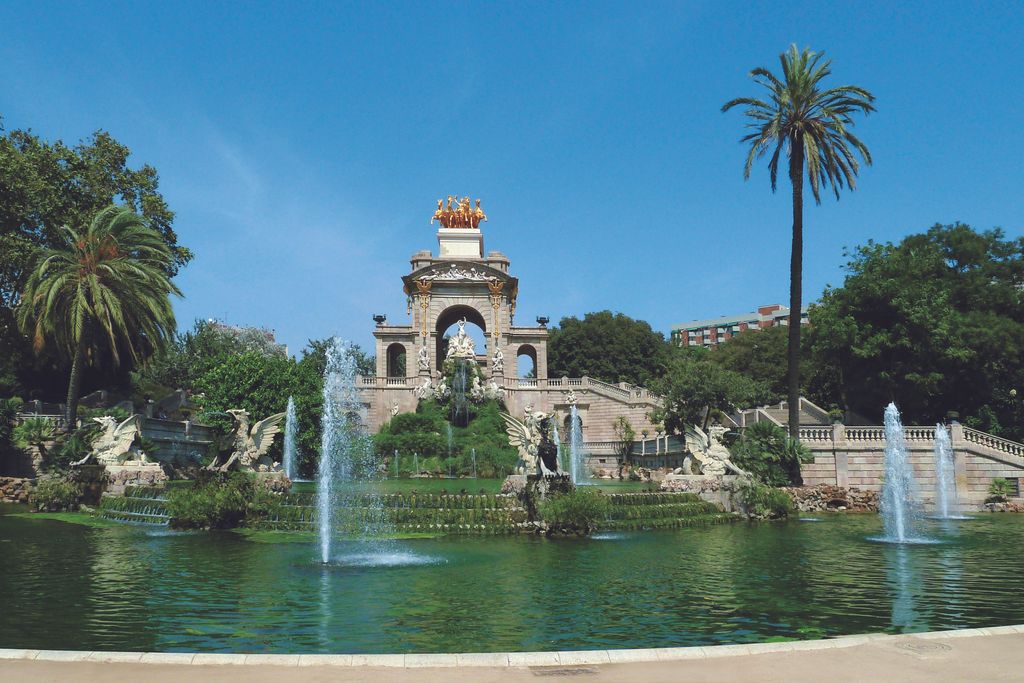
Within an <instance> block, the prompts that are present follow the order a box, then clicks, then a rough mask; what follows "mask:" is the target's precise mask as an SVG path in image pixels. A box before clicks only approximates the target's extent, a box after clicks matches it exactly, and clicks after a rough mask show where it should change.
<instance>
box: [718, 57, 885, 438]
mask: <svg viewBox="0 0 1024 683" xmlns="http://www.w3.org/2000/svg"><path fill="white" fill-rule="evenodd" d="M823 57H824V54H823V53H820V52H812V51H811V50H810V48H804V50H802V51H799V50H797V47H796V45H790V46H789V50H787V51H786V52H784V53H782V54H781V55H779V63H780V65H781V67H782V77H781V78H779V77H778V76H776V75H775V74H773V73H772V72H771V71H769V70H768V69H765V68H763V67H758V68H756V69H754V70H753V71H751V72H750V77H751V78H753V79H754V82H755V83H757V85H759V86H761V87H762V88H763V89H764V91H765V92H766V94H767V96H768V99H767V100H761V99H757V98H754V97H739V98H736V99H734V100H730V101H729V102H726V103H725V104H724V105H723V106H722V111H723V112H725V111H728V110H730V109H732V108H733V107H737V106H742V107H745V109H744V111H743V113H744V114H745V115H746V117H747V119H748V123H747V128H748V129H749V130H750V133H748V134H747V135H745V136H744V137H743V138H742V140H741V142H743V143H744V144H748V145H749V150H748V152H747V161H746V164H745V165H744V167H743V177H744V179H746V178H749V177H750V169H751V168H752V167H753V165H754V161H755V160H756V159H760V158H762V157H764V156H765V154H767V153H768V151H769V150H772V155H771V159H770V161H769V162H768V171H769V175H770V177H771V185H772V192H774V191H775V188H776V186H777V180H778V175H779V160H780V159H781V158H782V156H783V152H785V157H786V159H787V160H788V165H789V180H790V183H791V185H792V187H793V203H792V205H793V247H792V251H791V253H790V267H789V308H790V322H789V327H788V336H789V344H788V345H787V354H788V356H787V360H786V366H787V374H786V397H787V400H788V401H789V430H790V433H792V434H796V433H797V431H798V428H799V425H800V417H799V416H800V409H799V405H800V404H799V397H800V357H801V354H800V335H801V325H800V309H801V306H802V305H803V240H804V238H803V230H804V228H803V221H804V219H803V210H804V198H803V183H804V168H805V167H806V170H807V180H808V182H809V183H810V186H811V194H812V195H813V196H814V201H815V202H817V203H819V204H820V203H821V190H822V189H823V188H828V187H830V186H831V188H832V190H833V191H834V192H835V195H836V199H839V191H840V190H841V189H842V188H843V187H848V188H849V189H851V190H852V189H854V187H855V186H856V183H857V173H858V172H859V169H860V164H859V162H858V161H857V156H858V155H859V156H860V157H861V158H862V159H863V160H864V162H865V163H867V164H869V165H870V164H871V153H870V152H869V151H868V148H867V146H866V145H865V144H864V143H863V142H861V141H860V140H859V139H858V138H857V137H856V136H855V135H854V134H853V132H852V128H853V125H854V119H853V115H854V114H865V115H866V114H868V113H870V112H873V111H874V110H875V107H874V105H873V104H872V103H873V102H874V100H875V98H874V96H873V95H872V94H871V93H869V92H868V91H867V90H865V89H864V88H861V87H858V86H855V85H841V86H838V87H834V88H828V89H825V88H823V87H822V84H823V82H824V80H825V78H826V77H827V76H829V75H830V74H831V73H832V69H831V62H830V61H828V60H823V59H822V58H823Z"/></svg>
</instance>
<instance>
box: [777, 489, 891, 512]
mask: <svg viewBox="0 0 1024 683" xmlns="http://www.w3.org/2000/svg"><path fill="white" fill-rule="evenodd" d="M783 490H784V491H786V493H788V494H789V496H790V498H792V499H793V504H794V505H795V506H796V508H797V510H799V511H801V512H829V511H832V512H837V511H849V512H878V492H877V491H866V490H863V489H858V488H854V487H850V488H846V487H842V486H833V485H831V484H818V485H817V486H787V487H784V488H783Z"/></svg>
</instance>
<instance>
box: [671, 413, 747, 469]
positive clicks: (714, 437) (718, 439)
mask: <svg viewBox="0 0 1024 683" xmlns="http://www.w3.org/2000/svg"><path fill="white" fill-rule="evenodd" d="M727 431H728V430H727V429H726V428H725V427H722V426H719V425H713V426H712V427H710V428H708V431H707V432H705V431H704V430H703V429H701V428H700V427H698V426H697V425H694V426H693V427H690V428H689V429H687V430H686V448H687V450H689V451H690V453H691V454H692V455H693V459H694V460H696V461H697V464H698V465H699V466H700V473H701V474H706V475H709V476H722V475H723V474H726V473H727V472H732V473H734V474H738V475H741V476H749V475H748V474H747V473H746V472H744V471H743V470H741V469H740V468H739V467H736V465H734V464H732V460H730V459H729V458H730V456H729V449H728V448H726V447H725V444H723V443H722V436H723V435H724V434H725V433H726V432H727ZM683 469H684V470H685V471H686V473H687V474H691V473H692V464H691V462H690V458H687V459H686V460H684V461H683Z"/></svg>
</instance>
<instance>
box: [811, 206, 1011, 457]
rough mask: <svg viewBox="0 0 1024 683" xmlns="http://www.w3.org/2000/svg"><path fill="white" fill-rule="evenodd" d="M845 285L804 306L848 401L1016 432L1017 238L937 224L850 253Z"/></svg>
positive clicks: (854, 406) (925, 419)
mask: <svg viewBox="0 0 1024 683" xmlns="http://www.w3.org/2000/svg"><path fill="white" fill-rule="evenodd" d="M847 256H848V257H849V262H848V263H847V264H846V266H845V269H846V272H847V275H846V278H845V281H844V282H843V285H842V286H841V287H835V288H828V289H826V290H825V293H824V295H823V296H822V298H821V302H820V304H818V305H816V306H813V307H812V308H811V313H810V317H811V329H812V330H813V331H814V332H813V334H812V344H813V346H812V352H813V354H814V355H816V356H818V357H819V361H818V362H819V364H824V365H830V366H832V367H834V368H835V369H836V372H837V375H838V376H839V386H840V387H841V393H842V396H841V398H842V401H843V404H844V407H845V408H847V409H849V410H853V411H856V412H858V413H861V414H863V415H866V416H871V415H876V416H879V415H880V414H881V411H882V407H883V406H884V405H885V404H886V403H888V402H889V401H896V403H897V404H899V406H900V411H901V412H902V414H903V416H904V419H905V420H907V421H908V422H910V423H918V424H922V423H924V424H928V423H934V422H936V421H938V420H941V419H943V418H944V417H945V415H946V413H947V411H950V410H953V411H957V412H958V413H959V414H960V416H961V419H962V421H963V422H964V423H966V424H968V425H970V426H974V427H977V428H979V429H983V430H986V431H991V432H993V433H996V434H1000V435H1002V436H1006V437H1008V438H1014V439H1022V438H1024V404H1022V401H1021V399H1020V392H1021V390H1022V389H1024V238H1021V237H1017V238H1014V239H1007V238H1006V236H1005V234H1004V233H1003V231H1002V230H999V229H994V230H987V231H984V232H977V231H975V230H973V229H972V228H970V227H969V226H967V225H963V224H960V223H957V224H953V225H936V226H934V227H932V228H931V229H930V230H928V231H927V232H926V233H921V234H914V235H910V236H908V237H906V238H904V239H903V240H902V241H901V242H899V243H898V244H892V243H885V244H877V243H874V242H869V243H868V244H867V245H865V246H861V247H857V248H856V249H854V250H853V251H852V252H851V253H848V254H847Z"/></svg>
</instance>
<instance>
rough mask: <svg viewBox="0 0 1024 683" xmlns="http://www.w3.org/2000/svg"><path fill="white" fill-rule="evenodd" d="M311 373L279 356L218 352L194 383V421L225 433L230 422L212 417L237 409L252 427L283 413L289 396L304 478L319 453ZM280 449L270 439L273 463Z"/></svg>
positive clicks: (318, 405) (315, 384)
mask: <svg viewBox="0 0 1024 683" xmlns="http://www.w3.org/2000/svg"><path fill="white" fill-rule="evenodd" d="M312 370H313V368H312V366H310V365H308V364H305V365H304V364H303V363H301V362H298V361H296V360H295V359H293V358H288V357H286V356H281V355H267V354H263V353H259V352H254V351H249V352H245V353H241V354H229V353H222V354H220V355H218V356H216V357H215V358H214V359H212V362H211V363H210V364H209V365H208V366H207V367H206V369H205V370H204V371H203V372H202V374H200V375H199V376H198V377H197V378H196V380H195V383H194V389H195V391H196V392H197V394H196V398H195V400H196V402H197V403H198V404H199V405H200V406H202V410H203V412H202V413H201V414H200V415H198V416H197V419H198V420H201V421H202V422H204V423H206V424H213V425H217V426H220V427H222V428H224V429H225V430H227V429H230V426H231V423H232V422H231V419H230V418H228V417H224V416H219V415H216V414H215V413H220V412H223V411H226V410H229V409H231V408H243V409H245V410H247V411H249V415H250V418H251V419H252V421H253V422H255V421H257V420H262V419H263V418H265V417H269V416H270V415H273V414H274V413H283V412H285V410H286V409H287V407H288V397H289V396H293V397H294V398H295V412H296V416H297V418H298V421H299V429H298V431H297V434H298V446H299V451H300V454H299V455H300V457H299V468H300V471H301V472H302V473H303V474H306V475H307V476H308V475H310V474H311V473H312V471H313V469H314V468H315V465H314V463H315V462H316V459H317V457H318V454H319V452H320V413H321V409H322V407H323V397H322V393H323V378H322V376H321V375H319V374H316V373H315V372H313V371H312ZM282 445H283V443H282V440H281V438H278V439H276V440H275V442H274V447H273V450H272V451H271V456H272V457H273V458H274V459H275V460H278V461H279V460H280V459H281V448H282Z"/></svg>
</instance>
